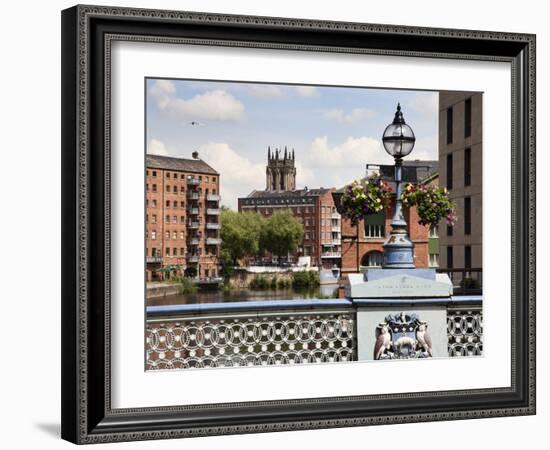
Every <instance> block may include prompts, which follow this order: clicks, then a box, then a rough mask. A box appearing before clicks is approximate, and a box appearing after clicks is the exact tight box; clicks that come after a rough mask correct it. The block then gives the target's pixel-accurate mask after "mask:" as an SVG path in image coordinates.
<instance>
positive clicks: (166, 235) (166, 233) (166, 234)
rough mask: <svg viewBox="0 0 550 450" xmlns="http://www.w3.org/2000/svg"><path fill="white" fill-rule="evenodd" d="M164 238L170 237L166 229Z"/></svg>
mask: <svg viewBox="0 0 550 450" xmlns="http://www.w3.org/2000/svg"><path fill="white" fill-rule="evenodd" d="M164 238H165V239H170V232H169V231H166V232H165V233H164Z"/></svg>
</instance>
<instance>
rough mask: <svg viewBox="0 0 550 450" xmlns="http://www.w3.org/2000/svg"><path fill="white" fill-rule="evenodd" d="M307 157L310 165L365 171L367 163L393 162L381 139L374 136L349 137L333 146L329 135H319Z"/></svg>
mask: <svg viewBox="0 0 550 450" xmlns="http://www.w3.org/2000/svg"><path fill="white" fill-rule="evenodd" d="M305 157H306V158H307V160H308V164H307V165H308V166H309V167H318V168H323V167H326V168H334V169H339V168H356V169H357V170H358V171H359V172H363V171H364V168H365V165H366V164H367V163H371V164H393V158H391V157H390V156H389V155H388V154H387V153H386V151H385V150H384V148H383V147H382V143H381V141H380V139H375V138H372V137H367V136H362V137H358V138H355V137H348V138H347V139H346V140H345V141H344V142H342V143H341V144H339V145H335V146H331V145H330V144H329V141H328V137H327V136H322V137H317V138H315V139H314V140H313V142H312V143H311V145H310V147H309V149H308V150H307V154H306V155H305Z"/></svg>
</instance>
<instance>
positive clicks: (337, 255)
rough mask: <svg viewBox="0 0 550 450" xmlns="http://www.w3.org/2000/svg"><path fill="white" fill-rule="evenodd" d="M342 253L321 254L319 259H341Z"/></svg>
mask: <svg viewBox="0 0 550 450" xmlns="http://www.w3.org/2000/svg"><path fill="white" fill-rule="evenodd" d="M341 257H342V252H323V253H321V258H341Z"/></svg>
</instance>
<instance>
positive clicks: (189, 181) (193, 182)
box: [187, 178, 201, 186]
mask: <svg viewBox="0 0 550 450" xmlns="http://www.w3.org/2000/svg"><path fill="white" fill-rule="evenodd" d="M187 184H191V185H193V186H197V185H199V184H201V180H199V179H198V178H187Z"/></svg>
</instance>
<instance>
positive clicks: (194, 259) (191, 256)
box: [185, 253, 199, 263]
mask: <svg viewBox="0 0 550 450" xmlns="http://www.w3.org/2000/svg"><path fill="white" fill-rule="evenodd" d="M185 259H186V260H187V262H188V263H198V262H199V255H194V254H191V253H188V254H187V256H186V257H185Z"/></svg>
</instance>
